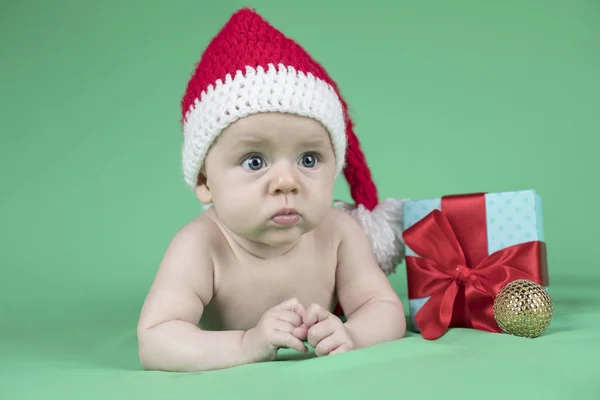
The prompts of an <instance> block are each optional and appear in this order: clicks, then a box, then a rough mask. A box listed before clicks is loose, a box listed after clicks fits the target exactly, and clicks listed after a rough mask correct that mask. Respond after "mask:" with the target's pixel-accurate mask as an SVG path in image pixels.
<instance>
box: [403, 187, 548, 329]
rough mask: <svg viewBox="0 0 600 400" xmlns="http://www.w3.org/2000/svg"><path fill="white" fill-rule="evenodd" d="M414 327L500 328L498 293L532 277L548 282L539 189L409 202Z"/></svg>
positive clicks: (405, 220)
mask: <svg viewBox="0 0 600 400" xmlns="http://www.w3.org/2000/svg"><path fill="white" fill-rule="evenodd" d="M403 204H404V213H403V214H404V216H403V223H404V233H403V238H404V241H405V244H406V274H407V285H408V299H409V310H410V322H411V330H413V331H415V332H420V333H421V334H422V335H423V337H424V338H426V339H436V338H439V337H440V336H442V335H443V334H444V333H445V332H446V331H447V330H448V329H449V328H452V327H461V328H472V329H479V330H484V331H489V332H501V329H500V327H499V326H498V324H497V323H496V321H495V318H494V316H493V303H494V299H495V297H496V294H497V293H498V292H499V291H500V290H501V289H502V287H504V286H505V285H506V284H508V283H509V282H512V281H514V280H517V279H528V280H531V281H534V282H536V283H539V284H540V285H542V286H544V287H546V286H548V267H547V261H546V247H545V242H544V234H543V219H542V203H541V198H540V196H539V195H538V194H537V193H536V192H535V190H522V191H514V192H500V193H469V194H458V195H448V196H442V197H441V198H433V199H422V200H406V201H405V202H404V203H403Z"/></svg>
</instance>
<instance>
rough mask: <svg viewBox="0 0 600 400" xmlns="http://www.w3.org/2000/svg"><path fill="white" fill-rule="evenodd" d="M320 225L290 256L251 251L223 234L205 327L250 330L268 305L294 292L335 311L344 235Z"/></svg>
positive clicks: (202, 324) (203, 321) (203, 320)
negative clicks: (265, 257) (258, 254)
mask: <svg viewBox="0 0 600 400" xmlns="http://www.w3.org/2000/svg"><path fill="white" fill-rule="evenodd" d="M321 226H322V227H321V228H319V229H317V230H315V231H313V232H310V233H308V234H306V235H305V236H304V237H303V238H302V240H301V241H300V242H299V243H298V245H297V246H296V247H294V248H293V249H292V250H291V251H289V252H288V253H286V254H285V255H282V256H281V257H279V258H277V259H269V260H263V259H257V258H256V257H254V256H252V255H250V254H248V253H247V252H245V251H244V250H243V249H241V247H239V246H237V245H236V243H235V242H234V241H232V240H231V239H230V238H228V237H226V235H225V234H224V235H223V237H222V239H221V240H222V245H221V246H217V249H218V251H216V252H215V253H214V255H213V262H214V271H215V273H214V292H213V297H212V299H211V300H210V303H209V304H208V305H206V306H205V308H204V313H203V315H202V318H201V321H200V327H201V328H203V329H207V330H247V329H250V328H253V327H254V326H256V324H257V323H258V321H259V319H260V318H261V316H262V315H263V313H265V312H266V311H267V310H269V309H270V308H272V307H274V306H276V305H278V304H279V303H281V302H282V301H284V300H287V299H290V298H294V297H295V298H297V299H298V300H299V301H300V303H301V304H312V303H318V304H320V305H321V306H323V307H325V308H327V309H329V310H333V307H334V306H335V273H336V265H337V249H338V245H339V241H340V238H339V235H337V234H335V232H334V227H335V224H333V223H329V224H322V225H321Z"/></svg>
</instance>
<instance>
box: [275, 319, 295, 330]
mask: <svg viewBox="0 0 600 400" xmlns="http://www.w3.org/2000/svg"><path fill="white" fill-rule="evenodd" d="M271 327H272V328H273V329H275V330H277V331H281V332H285V333H292V332H293V330H294V329H295V328H296V327H295V326H294V324H292V323H291V322H288V321H282V320H280V319H276V320H275V321H273V322H272V324H271Z"/></svg>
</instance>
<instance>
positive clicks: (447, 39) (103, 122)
mask: <svg viewBox="0 0 600 400" xmlns="http://www.w3.org/2000/svg"><path fill="white" fill-rule="evenodd" d="M244 4H247V5H250V6H255V7H257V8H258V10H259V11H260V12H261V13H262V14H264V15H265V16H266V17H267V18H269V19H270V20H271V21H272V22H274V23H275V24H276V25H277V26H278V27H280V28H282V29H283V30H284V31H285V32H286V33H287V34H289V35H290V36H293V37H296V38H298V39H299V40H300V42H301V43H302V44H303V45H304V46H306V47H307V48H308V49H309V51H310V52H311V53H313V54H314V55H315V57H317V58H318V59H319V60H320V61H322V62H323V63H324V64H325V66H326V67H327V68H328V70H329V71H330V72H331V74H332V75H333V76H334V77H335V79H336V80H337V81H338V83H339V84H340V86H341V88H342V91H343V94H344V95H345V97H346V98H347V100H348V102H349V104H350V107H351V112H352V115H353V117H354V118H355V121H356V123H357V134H358V135H359V137H360V139H361V143H362V146H363V149H364V151H365V153H366V156H367V158H368V161H369V164H370V166H371V169H372V172H373V174H374V177H375V180H376V183H377V185H378V188H379V190H380V194H381V196H382V197H388V196H394V197H402V198H404V197H410V198H414V199H417V198H426V197H437V196H440V195H443V194H451V193H462V192H471V191H490V192H491V191H493V192H496V191H506V190H520V189H529V188H533V189H536V190H537V191H538V193H539V194H540V195H541V196H542V200H543V207H544V209H543V212H544V226H545V237H546V241H547V244H548V252H549V253H548V256H549V269H550V278H551V293H552V296H553V299H554V302H555V308H556V313H555V318H554V321H553V323H552V325H551V326H550V328H549V329H548V331H547V332H546V334H545V335H544V336H542V337H540V338H537V339H533V340H530V339H521V338H516V337H510V336H508V335H495V334H489V333H484V332H476V331H469V330H462V329H454V330H452V331H450V332H449V333H448V334H446V335H445V336H443V337H442V338H440V339H439V340H437V341H434V342H427V341H425V340H423V339H422V338H421V337H420V336H418V335H414V334H409V336H408V337H407V338H406V339H404V340H401V341H397V342H393V343H387V344H384V345H380V346H375V347H372V348H369V349H364V350H359V351H355V352H351V353H346V354H342V355H339V356H335V357H326V358H314V357H313V358H310V359H307V360H296V359H293V360H287V361H286V360H285V356H286V355H287V356H292V355H293V353H291V352H287V353H284V354H283V357H284V360H283V361H278V362H274V363H269V364H256V365H248V366H243V367H239V368H234V369H230V370H224V371H215V372H211V373H197V374H173V373H160V372H144V371H142V370H141V369H140V367H139V364H138V360H137V349H136V339H135V325H136V322H137V317H138V313H139V309H140V307H141V304H142V301H143V299H144V296H145V294H146V292H147V290H148V288H149V285H150V283H151V280H152V278H153V276H154V272H155V270H156V267H157V265H158V263H159V261H160V258H161V257H162V254H163V252H164V250H165V248H166V246H167V244H168V241H169V240H170V238H171V237H172V235H173V234H174V232H175V231H176V230H177V229H179V227H181V226H182V225H183V224H184V223H186V222H187V221H188V220H190V219H191V218H193V217H194V216H196V215H197V214H198V212H199V211H200V205H199V204H198V203H197V201H196V200H195V198H194V197H193V196H192V195H191V194H190V193H189V192H188V191H187V189H186V188H185V185H184V183H183V180H182V179H181V175H180V166H179V162H180V158H179V157H180V154H179V151H180V143H181V131H180V129H179V125H178V121H179V100H180V97H181V95H182V93H183V90H184V86H185V83H186V82H187V78H188V77H189V74H190V73H191V70H192V68H193V65H194V63H195V62H196V61H197V58H198V57H199V55H200V52H201V50H202V49H203V48H204V46H205V45H206V44H207V43H208V41H209V40H210V38H211V36H212V35H213V34H214V33H216V31H217V30H218V29H219V28H220V26H221V25H222V24H223V23H224V22H225V20H226V19H227V18H228V16H229V15H230V13H231V12H233V11H234V10H235V9H237V8H238V7H239V6H241V5H243V3H242V2H241V1H219V2H218V5H217V2H214V1H213V2H208V1H200V0H196V1H178V2H173V3H171V2H167V1H163V2H158V1H144V2H142V1H138V2H132V1H130V2H116V1H107V2H98V1H93V2H92V1H87V2H69V1H64V0H60V1H54V2H43V1H37V2H33V1H21V2H4V3H2V4H1V5H0V79H1V80H2V81H1V84H0V88H1V89H0V178H1V180H0V182H1V189H0V190H1V196H0V232H1V237H0V239H1V241H0V267H1V268H2V275H1V277H0V313H1V318H0V398H1V399H7V400H12V399H39V398H45V399H54V398H56V399H58V398H61V399H67V398H68V399H71V398H73V399H80V398H86V399H132V398H145V399H155V398H156V399H158V398H160V399H163V398H178V399H181V398H202V399H205V398H259V397H269V396H270V395H271V394H272V393H273V392H274V393H276V395H277V396H284V397H285V398H302V399H307V398H313V397H312V396H314V398H348V397H349V398H366V397H369V398H375V397H377V398H394V399H401V398H405V397H410V398H412V399H424V398H435V399H442V398H461V399H462V398H482V399H511V398H527V399H534V398H535V399H537V398H540V399H541V398H545V399H550V398H552V399H566V398H590V399H592V398H598V397H599V396H600V381H599V380H598V372H597V369H598V368H597V362H596V360H597V357H598V354H600V351H599V350H600V349H599V347H600V346H598V342H599V339H600V335H599V334H598V329H599V328H600V300H598V288H599V287H600V272H599V268H598V262H597V260H598V256H599V246H598V245H597V238H598V234H597V232H598V230H597V228H596V226H598V224H599V223H600V221H599V218H598V217H597V213H596V210H595V207H594V206H595V205H596V203H597V202H598V195H599V194H600V193H599V189H598V184H597V181H598V179H597V173H598V171H600V163H599V162H598V161H597V159H596V158H595V157H596V152H597V148H598V139H597V137H598V134H599V132H600V123H599V120H598V117H597V115H598V110H599V109H600V101H599V98H598V93H599V92H600V78H599V77H598V71H600V52H599V51H598V43H599V40H600V24H598V18H599V17H600V6H599V5H598V3H597V2H592V1H583V0H581V1H573V0H571V1H567V0H564V1H548V2H519V1H514V0H511V1H505V2H475V1H466V0H461V1H455V2H445V1H437V2H409V1H399V2H395V3H392V2H384V1H370V2H366V3H356V4H355V5H354V6H350V5H349V4H350V3H348V2H346V1H335V2H334V1H331V2H323V1H316V0H306V1H304V2H282V1H266V0H264V1H260V0H256V1H249V2H248V3H244ZM336 197H338V198H341V199H346V200H347V199H349V195H348V191H347V186H346V184H345V182H344V181H343V180H341V181H340V182H339V183H338V185H337V186H336ZM390 279H391V281H392V283H393V285H394V287H395V288H396V290H397V291H398V293H399V295H400V296H401V299H402V300H403V301H404V303H405V305H406V308H408V304H407V299H406V285H405V274H404V266H403V265H402V266H400V267H399V269H398V273H397V274H395V275H393V276H391V277H390Z"/></svg>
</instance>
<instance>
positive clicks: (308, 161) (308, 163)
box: [300, 154, 318, 168]
mask: <svg viewBox="0 0 600 400" xmlns="http://www.w3.org/2000/svg"><path fill="white" fill-rule="evenodd" d="M317 161H318V157H317V155H316V154H304V155H303V156H302V158H301V159H300V163H301V164H302V166H303V167H305V168H314V167H315V165H317Z"/></svg>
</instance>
